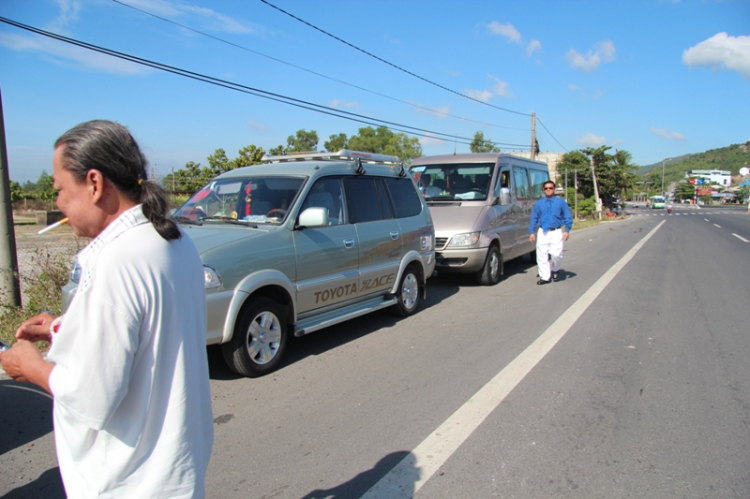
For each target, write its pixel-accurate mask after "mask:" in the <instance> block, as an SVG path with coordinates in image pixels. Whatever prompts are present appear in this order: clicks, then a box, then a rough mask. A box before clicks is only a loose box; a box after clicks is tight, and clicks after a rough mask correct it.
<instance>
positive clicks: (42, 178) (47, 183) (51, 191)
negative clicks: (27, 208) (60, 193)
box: [34, 171, 57, 201]
mask: <svg viewBox="0 0 750 499" xmlns="http://www.w3.org/2000/svg"><path fill="white" fill-rule="evenodd" d="M34 194H35V196H34V197H36V198H37V199H43V200H44V201H54V200H55V199H57V190H55V188H54V187H53V186H52V176H50V175H49V174H48V173H47V172H46V171H43V172H42V174H41V175H39V180H37V181H36V189H35V192H34Z"/></svg>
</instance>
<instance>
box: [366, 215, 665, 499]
mask: <svg viewBox="0 0 750 499" xmlns="http://www.w3.org/2000/svg"><path fill="white" fill-rule="evenodd" d="M665 223H666V220H665V221H662V222H661V223H660V224H659V225H657V226H656V227H654V229H653V230H651V232H649V233H648V234H646V236H645V237H644V238H643V239H641V240H640V241H638V243H637V244H636V245H635V246H633V247H632V248H631V249H630V251H628V252H627V253H626V254H625V256H623V257H622V258H620V260H619V261H618V262H617V263H615V264H614V265H613V266H612V267H610V269H609V270H607V272H605V273H604V275H603V276H601V277H600V278H599V280H598V281H596V282H595V283H594V284H593V286H591V287H590V288H589V289H588V291H586V292H585V293H584V294H583V295H581V297H580V298H578V300H576V302H575V303H573V305H571V306H570V308H568V310H566V311H565V312H564V313H563V314H562V315H561V316H560V317H558V319H557V320H556V321H555V322H554V324H552V325H551V326H550V327H549V328H547V330H546V331H545V332H544V333H542V335H541V336H539V337H538V338H537V339H536V340H535V341H534V343H532V344H531V345H529V346H528V347H527V348H526V350H524V351H523V352H521V353H520V354H519V355H518V357H516V358H515V359H513V361H511V363H510V364H508V365H507V366H506V367H505V368H504V369H503V370H502V371H500V372H499V373H498V374H496V375H495V377H494V378H492V379H491V380H490V381H489V382H488V383H487V384H486V385H484V386H483V387H482V388H480V389H479V391H478V392H476V393H475V394H474V395H472V397H471V398H470V399H469V400H468V401H466V403H465V404H464V405H462V406H461V407H459V408H458V410H457V411H456V412H454V413H453V414H452V415H451V416H450V417H448V419H446V420H445V421H444V422H443V423H442V424H441V425H440V426H438V428H437V429H436V430H435V431H433V432H432V433H431V434H430V435H429V436H428V437H427V438H425V439H424V440H423V441H422V443H420V444H419V445H418V446H417V447H416V448H415V449H414V450H413V451H412V452H411V453H410V454H409V455H408V456H406V457H405V458H404V459H403V460H402V461H401V462H400V463H399V464H397V465H396V466H395V467H394V468H393V469H392V470H391V471H389V472H388V474H386V475H385V476H384V477H383V478H381V479H380V481H378V483H376V484H375V485H373V486H372V488H371V489H370V490H368V491H367V492H365V494H364V495H363V496H362V499H396V498H410V497H412V496H413V495H414V494H416V493H417V492H418V491H419V489H421V488H422V486H423V485H424V484H425V483H427V480H429V479H430V478H431V477H432V475H434V474H435V472H436V471H438V470H439V469H440V467H441V466H442V465H443V464H445V462H446V461H447V460H448V459H449V458H450V457H451V456H452V455H453V453H454V452H456V450H458V448H459V447H460V446H461V444H463V443H464V442H465V441H466V439H468V438H469V437H470V436H471V434H472V433H474V430H476V429H477V428H478V427H479V425H480V424H482V422H484V420H485V419H486V418H487V416H489V415H490V413H492V411H494V410H495V409H496V408H497V406H498V405H500V402H502V401H503V400H504V399H505V397H506V396H508V394H509V393H510V392H511V391H513V389H514V388H515V387H516V385H518V384H519V383H520V382H521V380H523V378H524V377H526V375H527V374H528V373H529V372H531V370H532V369H533V368H534V367H535V366H536V365H537V364H538V363H539V361H541V360H542V359H543V358H544V357H545V355H547V353H548V352H549V351H550V350H552V348H553V347H554V346H555V345H556V344H557V342H558V341H560V339H562V337H563V336H565V333H567V332H568V330H569V329H570V328H571V327H572V326H573V324H575V322H576V321H577V320H578V318H579V317H581V315H583V313H584V312H585V311H586V309H588V307H589V306H590V305H591V304H592V303H593V302H594V300H595V299H596V298H597V297H598V296H599V295H600V294H601V292H602V291H604V288H606V287H607V285H608V284H609V283H610V282H611V281H612V280H613V279H614V278H615V276H616V275H617V274H618V273H619V272H620V271H621V270H622V269H623V267H625V265H626V264H627V263H628V262H629V261H630V260H632V259H633V257H634V256H635V254H636V253H638V251H639V250H640V249H641V248H642V247H643V245H645V244H646V242H647V241H648V240H649V239H651V236H653V235H654V234H655V233H656V231H657V230H659V228H660V227H661V226H662V225H664V224H665ZM415 467H416V468H417V469H418V470H419V478H418V479H417V480H416V481H415V480H414V468H415Z"/></svg>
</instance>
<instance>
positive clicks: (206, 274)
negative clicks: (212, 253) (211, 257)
mask: <svg viewBox="0 0 750 499" xmlns="http://www.w3.org/2000/svg"><path fill="white" fill-rule="evenodd" d="M219 286H221V277H219V274H218V273H217V272H216V271H215V270H214V269H212V268H211V267H209V266H208V265H204V266H203V287H204V288H205V289H214V288H218V287H219Z"/></svg>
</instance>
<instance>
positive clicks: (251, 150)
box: [231, 144, 266, 168]
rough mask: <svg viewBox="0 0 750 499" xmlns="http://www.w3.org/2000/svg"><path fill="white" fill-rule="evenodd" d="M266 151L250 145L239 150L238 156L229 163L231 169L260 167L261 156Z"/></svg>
mask: <svg viewBox="0 0 750 499" xmlns="http://www.w3.org/2000/svg"><path fill="white" fill-rule="evenodd" d="M264 154H266V151H265V150H264V149H263V148H262V147H258V146H256V145H253V144H250V145H249V146H245V147H243V148H242V149H240V154H239V156H237V157H236V158H234V159H233V160H232V161H231V163H232V167H233V168H241V167H243V166H253V165H260V164H262V163H263V155H264Z"/></svg>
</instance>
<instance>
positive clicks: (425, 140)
mask: <svg viewBox="0 0 750 499" xmlns="http://www.w3.org/2000/svg"><path fill="white" fill-rule="evenodd" d="M444 142H445V140H443V139H441V138H438V137H433V136H432V135H430V136H427V137H421V138H420V139H419V143H420V144H421V145H423V146H436V145H440V144H442V143H444Z"/></svg>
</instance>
